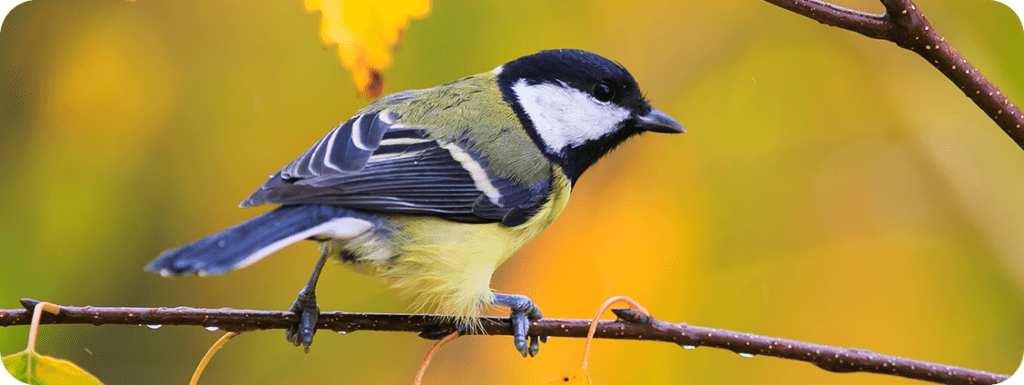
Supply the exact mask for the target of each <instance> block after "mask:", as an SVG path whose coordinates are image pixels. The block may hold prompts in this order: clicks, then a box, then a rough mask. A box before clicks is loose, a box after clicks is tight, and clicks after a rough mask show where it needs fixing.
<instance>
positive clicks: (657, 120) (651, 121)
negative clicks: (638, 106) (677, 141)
mask: <svg viewBox="0 0 1024 385" xmlns="http://www.w3.org/2000/svg"><path fill="white" fill-rule="evenodd" d="M637 121H638V122H637V125H636V126H637V128H639V129H641V130H644V131H651V132H662V133H666V134H681V133H684V132H686V129H685V128H683V126H682V125H681V124H679V122H677V121H676V120H675V119H672V117H671V116H668V115H665V113H664V112H661V111H658V110H655V109H651V112H649V113H647V115H644V116H640V117H638V118H637Z"/></svg>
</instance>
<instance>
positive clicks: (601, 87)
mask: <svg viewBox="0 0 1024 385" xmlns="http://www.w3.org/2000/svg"><path fill="white" fill-rule="evenodd" d="M592 93H593V95H594V98H595V99H597V100H599V101H601V102H607V101H610V100H612V98H614V97H615V89H614V88H612V86H611V85H610V84H608V82H600V83H597V85H595V86H594V91H593V92H592Z"/></svg>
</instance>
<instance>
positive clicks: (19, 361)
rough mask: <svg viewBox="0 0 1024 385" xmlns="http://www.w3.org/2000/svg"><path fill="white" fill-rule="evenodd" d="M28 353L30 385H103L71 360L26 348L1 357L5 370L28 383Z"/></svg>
mask: <svg viewBox="0 0 1024 385" xmlns="http://www.w3.org/2000/svg"><path fill="white" fill-rule="evenodd" d="M30 354H31V356H32V382H31V384H32V385H50V384H54V385H56V384H60V385H103V383H102V382H100V380H99V379H97V378H96V377H94V376H93V375H92V374H89V372H86V371H85V369H82V368H80V367H79V366H78V365H75V364H74V363H72V362H71V361H67V360H62V359H60V358H54V357H50V356H44V355H40V354H37V353H31V352H29V351H28V350H27V349H26V350H22V351H20V352H18V353H15V354H12V355H9V356H7V357H4V358H3V361H4V366H5V367H7V371H8V372H10V373H11V375H12V376H14V378H15V379H17V380H18V381H21V382H24V383H28V379H27V378H26V377H27V375H28V370H27V369H28V366H27V365H26V362H27V361H28V357H29V355H30Z"/></svg>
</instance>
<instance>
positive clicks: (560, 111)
mask: <svg viewBox="0 0 1024 385" xmlns="http://www.w3.org/2000/svg"><path fill="white" fill-rule="evenodd" d="M512 90H513V91H515V93H516V96H517V97H518V98H519V104H520V105H522V106H523V110H524V111H525V112H526V115H528V116H529V117H530V121H532V122H533V127H534V129H535V130H536V131H537V135H539V136H540V138H541V139H542V140H543V141H544V143H545V144H546V145H547V147H548V150H549V151H550V152H552V153H559V152H561V151H562V150H563V149H565V148H566V147H577V146H580V145H583V144H585V143H587V142H589V141H592V140H595V139H598V138H600V137H602V136H605V135H608V134H611V133H613V132H615V130H616V129H617V128H618V126H619V123H621V122H622V121H624V120H626V119H627V118H629V116H630V111H629V110H628V109H626V108H624V107H621V106H618V105H615V104H611V103H601V102H599V101H597V99H594V98H593V97H591V96H590V95H589V94H587V93H584V92H583V91H580V90H577V89H575V88H572V87H570V86H567V85H564V84H552V83H540V84H534V85H529V84H527V83H526V80H522V79H521V80H519V81H517V82H516V83H515V84H513V85H512Z"/></svg>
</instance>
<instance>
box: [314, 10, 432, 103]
mask: <svg viewBox="0 0 1024 385" xmlns="http://www.w3.org/2000/svg"><path fill="white" fill-rule="evenodd" d="M304 3H305V6H306V10H307V11H309V12H314V11H320V13H321V14H322V17H323V19H322V20H321V21H320V39H321V40H322V41H323V43H324V45H327V46H330V45H335V44H337V45H338V56H339V57H340V58H341V64H342V65H344V66H345V67H346V68H348V69H350V70H351V71H352V81H353V82H355V84H356V88H357V89H358V90H359V93H360V94H361V95H363V96H365V97H368V98H374V97H377V96H380V94H381V92H382V91H383V90H384V81H383V79H382V78H381V75H380V71H383V70H385V69H387V68H388V67H390V66H391V48H392V47H397V46H398V43H399V41H401V39H402V31H403V30H404V29H405V27H406V26H407V25H408V24H409V19H411V18H415V19H419V18H423V17H425V16H427V14H428V13H430V0H304Z"/></svg>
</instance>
